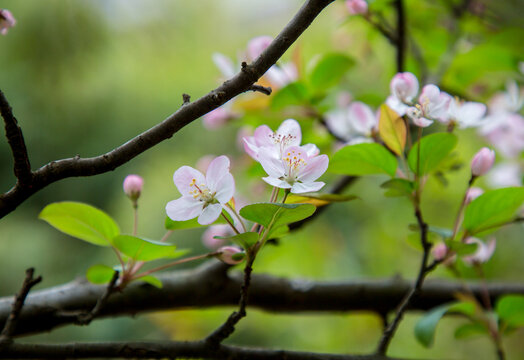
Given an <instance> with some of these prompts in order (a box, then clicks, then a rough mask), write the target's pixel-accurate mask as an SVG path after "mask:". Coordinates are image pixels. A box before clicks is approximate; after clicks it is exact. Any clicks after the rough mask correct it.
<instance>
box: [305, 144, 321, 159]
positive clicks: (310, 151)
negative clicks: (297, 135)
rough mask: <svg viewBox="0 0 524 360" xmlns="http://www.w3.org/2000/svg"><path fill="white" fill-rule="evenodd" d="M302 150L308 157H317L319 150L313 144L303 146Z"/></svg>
mask: <svg viewBox="0 0 524 360" xmlns="http://www.w3.org/2000/svg"><path fill="white" fill-rule="evenodd" d="M301 148H302V150H304V151H305V152H306V154H307V156H308V157H313V156H317V155H318V154H319V153H320V150H319V149H318V147H317V146H316V145H315V144H305V145H302V146H301Z"/></svg>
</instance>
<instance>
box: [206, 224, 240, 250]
mask: <svg viewBox="0 0 524 360" xmlns="http://www.w3.org/2000/svg"><path fill="white" fill-rule="evenodd" d="M231 235H234V232H233V230H232V229H231V227H230V226H229V225H226V224H221V225H212V226H210V227H208V228H207V229H206V231H204V233H203V234H202V243H203V244H204V246H206V247H207V248H209V249H211V250H217V249H218V248H220V247H221V246H224V245H225V244H226V243H227V240H225V239H216V238H215V236H220V237H226V236H231Z"/></svg>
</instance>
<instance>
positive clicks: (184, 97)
mask: <svg viewBox="0 0 524 360" xmlns="http://www.w3.org/2000/svg"><path fill="white" fill-rule="evenodd" d="M182 101H183V102H182V106H184V105H188V104H189V103H190V102H191V96H190V95H189V94H182Z"/></svg>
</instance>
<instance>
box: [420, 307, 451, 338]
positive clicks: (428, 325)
mask: <svg viewBox="0 0 524 360" xmlns="http://www.w3.org/2000/svg"><path fill="white" fill-rule="evenodd" d="M452 305H453V303H452V304H444V305H441V306H438V307H436V308H434V309H431V310H430V311H428V312H427V313H426V314H424V316H423V317H422V318H421V319H420V320H419V321H418V322H417V324H416V325H415V337H416V338H417V340H418V342H419V343H421V344H422V345H424V346H425V347H430V346H431V345H433V340H434V338H435V330H436V328H437V324H438V322H439V321H440V319H441V318H442V317H443V316H444V314H445V313H446V312H447V311H448V309H449V308H450V307H451V306H452Z"/></svg>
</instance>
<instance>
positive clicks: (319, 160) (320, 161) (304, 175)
mask: <svg viewBox="0 0 524 360" xmlns="http://www.w3.org/2000/svg"><path fill="white" fill-rule="evenodd" d="M306 162H307V163H306V165H305V166H304V168H303V169H302V170H301V171H300V172H299V173H298V176H297V179H298V180H300V181H301V182H303V183H309V182H312V181H315V180H316V179H318V178H319V177H320V176H321V175H322V174H323V173H325V172H326V170H327V168H328V165H329V158H328V156H327V155H319V156H315V157H312V158H309V159H307V160H306Z"/></svg>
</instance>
